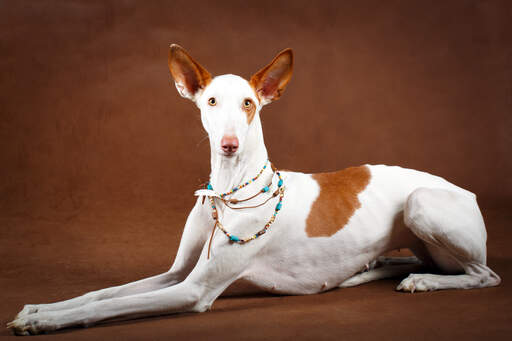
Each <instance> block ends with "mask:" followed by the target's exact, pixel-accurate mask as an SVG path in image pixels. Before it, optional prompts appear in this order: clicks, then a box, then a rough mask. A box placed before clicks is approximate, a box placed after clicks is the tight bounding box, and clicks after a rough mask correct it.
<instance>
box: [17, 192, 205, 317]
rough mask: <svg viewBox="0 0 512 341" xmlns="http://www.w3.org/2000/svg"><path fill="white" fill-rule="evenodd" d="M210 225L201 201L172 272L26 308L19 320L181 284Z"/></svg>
mask: <svg viewBox="0 0 512 341" xmlns="http://www.w3.org/2000/svg"><path fill="white" fill-rule="evenodd" d="M209 222H211V217H210V216H209V215H208V214H207V211H205V209H204V206H203V205H202V204H201V202H200V200H198V201H197V202H196V205H195V206H194V208H193V209H192V211H191V212H190V214H189V216H188V218H187V222H186V224H185V229H184V231H183V235H182V238H181V242H180V246H179V249H178V254H177V256H176V260H175V262H174V264H173V266H172V267H171V269H170V270H169V271H168V272H165V273H163V274H160V275H156V276H152V277H149V278H145V279H142V280H139V281H135V282H131V283H128V284H125V285H120V286H115V287H111V288H105V289H101V290H97V291H92V292H89V293H87V294H84V295H82V296H78V297H75V298H72V299H69V300H65V301H61V302H56V303H49V304H28V305H25V306H24V307H23V309H22V310H21V312H20V313H19V314H18V315H17V316H16V318H19V317H23V316H25V315H29V314H34V313H37V312H45V311H58V310H66V309H72V308H75V307H80V306H83V305H85V304H88V303H91V302H95V301H100V300H105V299H111V298H115V297H123V296H129V295H136V294H141V293H145V292H150V291H154V290H159V289H163V288H166V287H169V286H172V285H174V284H176V283H179V282H181V281H183V280H184V279H185V278H186V277H187V275H188V274H189V273H190V271H191V270H192V268H193V267H194V265H195V264H196V263H197V260H198V258H199V254H200V253H201V248H202V246H203V245H204V243H205V241H206V240H207V238H208V233H209V228H211V226H210V224H209Z"/></svg>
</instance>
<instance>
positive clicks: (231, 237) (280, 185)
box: [206, 160, 284, 259]
mask: <svg viewBox="0 0 512 341" xmlns="http://www.w3.org/2000/svg"><path fill="white" fill-rule="evenodd" d="M267 162H268V160H267ZM270 165H271V167H272V169H273V170H274V174H276V175H277V177H278V179H279V181H278V182H277V189H276V190H275V192H274V193H272V196H271V197H269V198H268V199H267V200H265V201H264V202H262V203H261V204H259V205H254V206H246V207H232V206H230V205H228V203H227V202H230V203H232V204H237V203H239V202H243V201H247V200H250V199H252V198H254V197H256V196H258V195H259V194H261V193H266V192H268V191H269V190H270V186H271V185H272V182H270V183H269V184H268V185H267V186H264V187H263V188H262V189H261V190H260V191H259V192H258V193H256V194H255V195H253V196H251V197H249V198H246V199H241V200H240V199H239V200H237V199H230V200H226V199H224V198H225V197H226V196H228V195H231V194H233V193H235V192H236V191H238V190H239V189H241V188H243V187H245V186H247V185H249V184H250V183H252V182H254V181H255V180H256V179H258V178H259V176H260V175H261V174H262V173H263V171H264V170H265V168H266V167H267V164H265V166H263V168H262V170H261V171H260V172H259V173H258V175H256V176H255V177H254V178H252V179H251V180H249V181H247V182H245V183H243V184H241V185H239V186H237V187H235V188H233V189H232V190H231V191H229V192H226V193H223V194H220V195H219V196H220V199H221V200H222V202H224V204H225V205H226V206H227V207H228V208H231V209H244V208H255V207H259V206H262V205H264V204H266V203H267V202H268V201H269V200H270V199H272V198H275V197H276V196H279V201H278V203H277V205H276V206H275V207H274V213H273V214H272V216H271V217H270V219H269V221H268V222H267V223H266V224H265V226H264V227H263V228H262V229H261V230H259V231H258V232H256V233H255V234H253V235H252V236H250V237H247V238H240V237H237V236H235V235H232V234H230V233H229V232H228V231H226V229H225V227H224V226H223V225H222V223H221V222H220V220H219V214H218V212H217V207H216V206H215V201H214V199H213V197H212V196H208V200H209V201H210V205H211V208H212V211H213V212H212V218H213V220H214V221H215V224H214V225H213V229H212V234H211V236H210V241H209V243H208V259H210V248H211V244H212V239H213V235H214V233H215V228H216V227H219V230H221V231H222V232H223V233H224V234H225V235H226V237H228V239H229V241H230V242H232V243H237V244H245V243H248V242H250V241H252V240H254V239H256V238H258V237H260V236H261V235H263V234H265V233H266V232H267V230H268V229H269V227H270V225H272V223H274V221H275V219H276V216H277V213H278V212H279V211H280V210H281V208H282V206H283V204H282V202H283V197H284V187H283V184H284V182H283V178H282V177H281V173H279V171H278V170H277V169H276V168H275V167H274V165H273V164H272V163H270ZM272 177H273V176H272ZM206 188H207V189H209V190H213V186H212V185H211V183H208V185H207V186H206Z"/></svg>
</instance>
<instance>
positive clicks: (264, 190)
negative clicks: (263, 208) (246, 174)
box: [261, 186, 269, 192]
mask: <svg viewBox="0 0 512 341" xmlns="http://www.w3.org/2000/svg"><path fill="white" fill-rule="evenodd" d="M268 190H269V188H268V186H265V187H263V188H262V189H261V191H262V192H268Z"/></svg>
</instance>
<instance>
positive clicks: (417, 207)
mask: <svg viewBox="0 0 512 341" xmlns="http://www.w3.org/2000/svg"><path fill="white" fill-rule="evenodd" d="M169 67H170V70H171V74H172V75H173V77H174V79H175V82H176V87H177V89H178V91H179V92H180V94H181V95H182V96H184V97H186V98H189V99H191V100H193V101H194V102H195V103H196V104H197V106H198V107H199V108H200V109H201V118H202V122H203V125H204V127H205V129H206V130H207V131H208V134H209V137H210V145H211V163H212V172H211V175H210V184H211V186H212V187H211V188H210V189H209V190H206V191H203V192H199V195H200V196H199V197H198V199H197V202H196V205H195V206H194V208H193V209H192V211H191V213H190V215H189V217H188V219H187V223H186V225H185V229H184V232H183V236H182V240H181V243H180V247H179V250H178V254H177V256H176V259H175V262H174V264H173V266H172V267H171V269H170V270H169V271H168V272H166V273H164V274H161V275H158V276H155V277H151V278H148V279H144V280H141V281H138V282H134V283H130V284H126V285H123V286H119V287H113V288H107V289H103V290H99V291H96V292H91V293H88V294H86V295H83V296H80V297H77V298H74V299H71V300H68V301H63V302H58V303H53V304H42V305H27V306H25V307H24V309H23V310H22V311H21V312H20V313H19V314H18V316H17V317H16V319H15V320H14V321H13V322H11V323H10V324H9V325H8V326H9V328H12V329H13V330H14V332H15V333H17V334H29V333H31V334H35V333H40V332H44V331H49V330H55V329H59V328H64V327H69V326H75V325H82V326H84V325H91V324H94V323H97V322H100V321H103V320H108V319H112V318H130V317H134V316H151V315H157V314H164V313H175V312H190V311H195V312H202V311H205V310H207V309H209V307H210V306H211V305H212V303H213V301H214V300H215V299H216V298H217V297H218V296H219V295H221V294H222V293H223V292H227V291H226V289H227V288H228V287H230V290H228V291H237V292H240V290H242V288H245V289H247V288H249V289H251V290H264V291H267V292H272V293H281V294H298V295H301V294H314V293H319V292H322V291H326V290H329V289H332V288H336V287H348V286H353V285H358V284H361V283H365V282H368V281H372V280H376V279H380V278H387V277H391V276H399V275H406V274H409V273H411V272H413V271H417V270H419V269H420V267H422V266H425V265H427V266H435V267H436V268H437V269H439V270H440V271H441V272H442V273H443V274H442V275H432V274H412V275H410V276H409V277H407V278H406V279H404V280H403V281H402V282H401V283H400V285H399V286H398V288H397V289H398V290H404V291H411V292H414V291H426V290H436V289H447V288H480V287H486V286H493V285H498V284H499V283H500V278H499V277H498V276H497V275H496V274H495V273H494V272H493V271H492V270H491V269H489V268H488V267H487V266H486V231H485V225H484V222H483V219H482V216H481V214H480V210H479V208H478V205H477V202H476V197H475V195H474V194H472V193H471V192H468V191H466V190H464V189H462V188H459V187H457V186H455V185H453V184H451V183H449V182H447V181H446V180H444V179H442V178H439V177H436V176H433V175H430V174H427V173H423V172H418V171H414V170H409V169H404V168H400V167H388V166H382V165H378V166H371V165H365V166H360V167H354V168H348V169H345V170H343V171H339V172H334V173H320V174H314V175H311V174H303V173H296V172H289V171H283V172H281V177H282V181H283V186H282V188H283V189H284V191H283V192H282V194H283V195H284V197H283V201H282V208H281V209H278V208H277V207H276V204H277V203H278V199H279V198H278V197H277V196H275V197H272V192H273V190H274V189H278V188H281V187H280V186H279V185H278V181H279V180H278V179H279V178H278V177H277V176H276V173H274V172H273V169H272V168H271V167H266V168H265V169H264V170H263V171H262V173H261V175H260V176H259V177H256V179H255V180H254V181H253V182H250V181H249V180H250V179H252V178H254V176H255V175H256V174H258V172H259V171H260V170H261V169H262V167H263V166H264V165H266V164H267V158H268V156H267V150H266V148H265V144H264V142H263V133H262V129H261V121H260V117H259V111H260V109H261V107H262V106H263V105H265V104H267V103H269V102H271V101H272V100H275V99H277V98H278V97H279V96H280V94H281V93H282V91H283V90H284V88H285V87H286V85H287V83H288V81H289V79H290V77H291V69H292V54H291V50H285V51H283V52H282V53H281V54H279V55H278V56H277V57H276V58H275V59H274V60H273V61H272V63H270V64H269V65H268V66H267V67H265V68H264V69H262V70H260V71H259V72H258V73H256V74H255V75H254V76H253V77H252V78H251V81H250V82H247V81H245V80H243V79H242V78H240V77H238V76H233V75H224V76H219V77H216V78H214V79H212V78H211V76H210V74H209V73H208V72H207V71H206V70H205V69H203V68H202V67H201V66H200V65H199V64H198V63H197V62H195V61H194V60H193V59H192V58H191V57H190V56H189V55H188V54H187V53H186V52H185V51H184V50H183V49H181V48H180V47H179V46H177V45H172V46H171V51H170V56H169ZM245 183H248V184H247V185H246V186H244V187H242V188H240V189H239V190H237V191H236V192H234V193H232V194H231V195H229V196H227V197H229V198H230V199H238V200H243V199H245V198H248V197H250V196H251V195H253V194H255V193H258V192H259V191H260V189H262V188H264V187H265V186H267V185H268V184H269V183H272V185H271V186H269V187H270V188H271V189H272V190H270V191H268V192H263V193H260V194H261V196H256V197H254V198H252V199H249V200H247V201H243V204H242V203H236V200H235V201H234V202H235V204H233V206H237V207H240V206H257V205H258V204H261V203H262V202H263V201H264V200H267V199H268V203H267V204H264V205H261V206H258V207H254V208H246V209H231V208H230V207H228V206H227V205H225V204H223V201H221V200H220V199H219V197H218V194H219V193H222V192H228V191H229V190H231V189H232V188H235V187H236V186H238V185H239V184H245ZM205 193H206V194H205ZM275 193H277V192H275ZM201 194H202V195H201ZM210 194H211V196H210ZM204 195H208V196H210V197H211V198H212V200H213V202H215V203H216V207H217V209H216V210H217V212H218V213H216V214H217V215H216V216H214V217H213V219H212V212H213V210H212V207H211V205H210V203H209V202H208V201H206V202H205V200H204V199H205V198H204ZM280 207H281V206H280ZM277 213H279V214H277ZM273 214H275V215H276V218H275V222H274V223H273V224H272V225H271V226H270V227H269V228H268V232H267V233H262V234H261V235H258V236H257V238H254V239H253V240H250V241H249V242H246V243H237V242H236V241H237V240H238V238H246V237H250V236H253V235H254V234H255V233H257V232H258V231H259V230H261V228H262V227H263V226H265V224H267V222H268V221H269V219H270V218H271V217H272V215H273ZM216 219H218V222H219V223H220V221H222V225H223V226H224V227H225V229H226V230H229V233H230V234H231V236H238V237H237V238H236V239H231V240H230V238H228V237H227V236H226V235H225V234H224V233H222V232H220V230H219V229H215V228H214V224H215V226H217V225H216V222H217V220H216ZM212 228H213V233H212ZM233 241H235V242H233ZM398 248H410V249H411V250H412V251H413V252H414V253H415V255H416V256H417V257H418V258H407V259H403V260H389V259H387V260H386V259H385V260H383V261H381V263H383V266H375V264H376V263H375V260H376V259H377V258H378V257H379V256H381V255H382V254H384V253H385V252H387V251H390V250H395V249H398ZM418 259H419V260H418ZM420 260H421V261H420ZM380 265H382V264H380ZM364 269H367V270H368V271H364V272H362V270H364ZM237 284H243V285H241V286H238V285H237Z"/></svg>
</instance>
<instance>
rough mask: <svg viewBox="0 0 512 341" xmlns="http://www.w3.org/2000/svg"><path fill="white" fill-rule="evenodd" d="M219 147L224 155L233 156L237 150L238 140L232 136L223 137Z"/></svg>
mask: <svg viewBox="0 0 512 341" xmlns="http://www.w3.org/2000/svg"><path fill="white" fill-rule="evenodd" d="M220 146H221V148H222V150H223V151H224V153H226V154H233V153H235V152H236V150H237V149H238V138H237V137H236V136H233V135H224V136H223V137H222V140H220Z"/></svg>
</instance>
